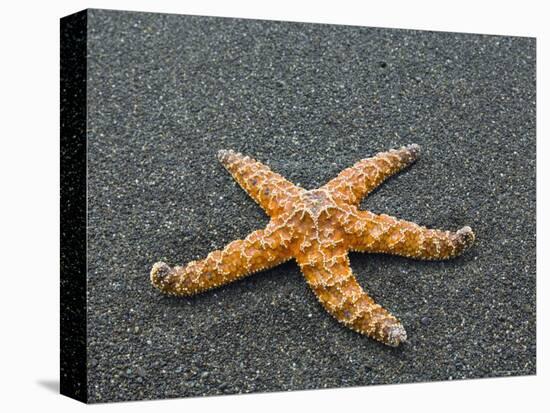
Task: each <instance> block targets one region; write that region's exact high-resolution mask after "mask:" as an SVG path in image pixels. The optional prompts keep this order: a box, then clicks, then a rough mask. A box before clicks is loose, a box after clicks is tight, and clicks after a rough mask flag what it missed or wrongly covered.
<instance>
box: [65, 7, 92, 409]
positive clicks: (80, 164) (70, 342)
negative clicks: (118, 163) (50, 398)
mask: <svg viewBox="0 0 550 413" xmlns="http://www.w3.org/2000/svg"><path fill="white" fill-rule="evenodd" d="M87 20H88V11H87V10H83V11H80V12H77V13H75V14H71V15H69V16H66V17H63V18H61V19H60V175H61V176H60V214H61V216H60V238H61V239H60V269H61V278H60V393H61V394H63V395H65V396H68V397H71V398H73V399H76V400H79V401H81V402H84V403H86V402H87V400H88V390H87V385H88V383H87V368H86V365H87V363H86V358H87V357H86V356H87V348H86V346H87V340H86V315H87V311H86V272H87V265H86V244H87V242H86V241H87V237H86V234H87V229H86V227H87V226H86V209H87V208H86V170H87V168H86V153H87V151H86V147H87V145H86V113H87V110H86V88H87V81H86V76H87V70H86V67H87V61H86V57H87V56H86V55H87Z"/></svg>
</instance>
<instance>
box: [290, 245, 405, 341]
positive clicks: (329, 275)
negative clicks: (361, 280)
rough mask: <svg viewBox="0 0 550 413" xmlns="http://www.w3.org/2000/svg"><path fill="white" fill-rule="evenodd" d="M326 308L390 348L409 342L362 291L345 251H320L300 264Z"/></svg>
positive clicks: (389, 316) (394, 321)
mask: <svg viewBox="0 0 550 413" xmlns="http://www.w3.org/2000/svg"><path fill="white" fill-rule="evenodd" d="M298 263H299V264H300V268H301V270H302V273H303V274H304V276H305V278H306V280H307V283H308V284H309V286H310V287H311V289H312V290H313V292H314V293H315V295H316V296H317V299H318V300H319V302H320V303H321V304H322V305H323V307H324V308H325V309H326V310H327V311H328V312H329V313H330V314H331V315H333V316H334V317H335V318H336V319H337V320H338V321H340V322H341V323H343V324H344V325H346V326H347V327H349V328H351V329H352V330H354V331H356V332H358V333H361V334H365V335H367V336H369V337H371V338H374V339H376V340H378V341H381V342H382V343H384V344H387V345H390V346H394V347H395V346H398V345H399V344H400V343H402V342H403V341H405V340H406V339H407V333H406V332H405V329H404V328H403V326H402V324H401V323H400V322H399V321H398V320H397V318H395V316H393V315H392V314H391V313H390V312H389V311H387V310H386V309H384V308H383V307H382V306H380V305H379V304H376V303H375V302H374V300H373V299H372V298H371V297H370V296H369V295H368V294H367V293H366V292H365V291H364V290H363V289H362V288H361V286H360V285H359V284H358V282H357V280H356V279H355V277H354V275H353V273H352V271H351V268H350V265H349V259H348V256H347V253H346V252H345V251H339V252H337V251H330V250H326V249H325V250H321V249H320V250H319V251H317V252H314V253H312V254H308V255H307V256H305V257H303V258H301V259H299V260H298Z"/></svg>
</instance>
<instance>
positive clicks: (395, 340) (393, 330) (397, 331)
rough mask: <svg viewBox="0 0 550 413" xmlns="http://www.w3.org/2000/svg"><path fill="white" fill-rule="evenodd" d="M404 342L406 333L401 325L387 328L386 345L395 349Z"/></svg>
mask: <svg viewBox="0 0 550 413" xmlns="http://www.w3.org/2000/svg"><path fill="white" fill-rule="evenodd" d="M405 341H407V332H406V331H405V327H403V325H402V324H401V323H398V324H393V325H391V326H389V327H388V330H387V342H386V344H388V345H390V346H392V347H397V346H399V345H400V344H401V343H404V342H405Z"/></svg>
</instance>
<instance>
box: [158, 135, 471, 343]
mask: <svg viewBox="0 0 550 413" xmlns="http://www.w3.org/2000/svg"><path fill="white" fill-rule="evenodd" d="M419 152H420V147H419V146H418V145H409V146H406V147H403V148H400V149H396V150H390V151H389V152H383V153H379V154H377V155H376V156H374V157H373V158H369V159H363V160H361V161H359V162H357V163H356V164H355V165H354V166H352V167H351V168H348V169H345V170H344V171H342V172H341V173H340V174H339V175H338V176H337V177H336V178H334V179H333V180H331V181H330V182H328V183H327V184H326V185H324V186H322V187H320V188H318V189H313V190H309V191H308V190H305V189H303V188H300V187H298V186H295V185H294V184H292V183H291V182H289V181H287V180H286V179H285V178H283V177H282V176H281V175H279V174H277V173H274V172H272V171H271V170H270V169H269V168H268V167H267V166H265V165H263V164H261V163H260V162H257V161H255V160H254V159H251V158H249V157H248V156H243V155H241V154H240V153H236V152H233V151H231V150H229V151H226V150H222V151H219V153H218V158H219V160H220V162H221V163H222V164H223V165H224V166H225V168H226V169H227V170H228V171H229V172H230V173H231V174H232V175H233V177H234V178H235V179H236V180H237V182H238V183H239V185H240V186H241V187H242V188H243V189H244V190H245V191H246V192H247V193H248V194H249V195H250V196H251V197H252V198H253V199H254V200H255V201H256V202H257V203H258V204H259V205H260V206H261V207H262V208H263V209H264V210H265V212H266V213H267V214H268V215H269V216H270V217H271V220H270V222H269V224H268V225H267V226H266V228H265V229H262V230H258V231H254V232H252V233H251V234H249V235H248V236H247V237H246V238H245V239H243V240H238V241H233V242H231V243H229V244H228V245H227V246H226V247H225V248H224V249H223V250H221V251H213V252H211V253H210V254H208V256H207V257H206V258H205V259H204V260H202V261H192V262H190V263H188V264H187V265H185V266H183V267H174V268H170V267H169V266H168V265H167V264H165V263H163V262H158V263H156V264H155V265H154V266H153V269H152V270H151V282H152V283H153V285H154V286H155V287H157V288H158V289H159V290H161V291H162V292H163V293H166V294H171V295H192V294H196V293H199V292H202V291H205V290H209V289H211V288H215V287H218V286H220V285H223V284H227V283H229V282H232V281H235V280H237V279H239V278H242V277H244V276H246V275H249V274H253V273H255V272H258V271H261V270H264V269H267V268H271V267H274V266H276V265H278V264H281V263H283V262H285V261H288V260H290V259H292V258H294V259H295V260H296V261H297V263H298V265H299V266H300V269H301V270H302V273H303V274H304V276H305V278H306V281H307V283H308V284H309V286H310V287H311V289H312V290H313V292H314V293H315V295H316V296H317V298H318V300H319V301H320V303H321V304H322V305H323V307H324V308H325V309H326V310H327V311H328V312H329V313H330V314H332V315H333V316H334V317H335V318H336V319H337V320H338V321H340V322H342V323H343V324H345V325H346V326H348V327H349V328H351V329H353V330H355V331H357V332H358V333H361V334H366V335H368V336H369V337H372V338H374V339H376V340H379V341H381V342H383V343H385V344H388V345H390V346H398V345H399V344H400V343H402V342H404V341H405V340H406V338H407V334H406V332H405V329H404V328H403V326H402V325H401V323H400V322H399V321H398V320H397V319H396V318H395V317H394V316H393V315H392V314H390V313H389V312H388V311H387V310H385V309H384V308H382V307H381V306H380V305H379V304H376V303H375V302H374V300H373V299H372V298H371V297H369V295H367V293H366V292H364V291H363V289H362V288H361V286H360V285H359V284H358V283H357V280H356V279H355V277H354V276H353V273H352V271H351V268H350V264H349V258H348V251H350V250H351V251H365V252H373V253H388V254H395V255H401V256H405V257H410V258H416V259H425V260H441V259H447V258H452V257H456V256H457V255H459V254H461V253H462V252H463V251H464V250H465V249H467V248H468V247H470V246H471V245H472V244H473V242H474V233H473V231H472V229H471V228H470V227H464V228H462V229H460V230H458V231H457V232H450V231H440V230H435V229H428V228H425V227H421V226H419V225H417V224H414V223H412V222H407V221H403V220H399V219H396V218H393V217H390V216H388V215H384V214H382V215H376V214H373V213H371V212H368V211H361V210H359V209H358V208H357V207H358V205H359V202H360V201H361V199H362V198H363V197H364V196H366V195H367V194H368V193H370V192H371V191H372V190H373V189H374V188H376V187H377V186H378V185H380V184H381V183H382V182H383V181H384V180H385V179H386V178H388V177H390V176H391V175H393V174H395V173H397V172H398V171H400V170H402V169H403V168H405V167H406V166H408V165H410V164H411V163H413V162H414V161H415V160H416V159H417V157H418V155H419Z"/></svg>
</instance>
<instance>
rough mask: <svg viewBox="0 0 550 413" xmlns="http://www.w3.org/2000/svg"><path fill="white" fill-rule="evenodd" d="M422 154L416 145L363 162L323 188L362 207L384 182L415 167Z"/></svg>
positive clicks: (381, 154)
mask: <svg viewBox="0 0 550 413" xmlns="http://www.w3.org/2000/svg"><path fill="white" fill-rule="evenodd" d="M419 154H420V146H418V145H416V144H413V145H408V146H404V147H402V148H399V149H392V150H390V151H387V152H380V153H378V154H377V155H375V156H374V157H372V158H367V159H363V160H361V161H359V162H357V163H356V164H355V165H353V166H352V167H350V168H347V169H344V170H343V171H342V172H340V174H339V175H338V176H337V177H336V178H334V179H332V180H331V181H329V182H328V183H327V184H325V185H324V186H323V188H325V189H328V190H329V191H330V192H331V193H332V194H333V197H335V198H339V199H340V200H342V201H343V202H345V203H348V204H351V205H358V204H359V202H361V200H362V199H363V198H364V197H365V196H366V195H368V194H369V193H370V192H371V191H372V190H373V189H375V188H376V187H377V186H379V185H380V184H381V183H382V182H384V180H386V179H387V178H389V177H390V176H392V175H394V174H396V173H397V172H399V171H401V170H402V169H404V168H405V167H407V166H409V165H410V164H412V163H413V162H414V161H415V160H416V159H417V158H418V156H419Z"/></svg>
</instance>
